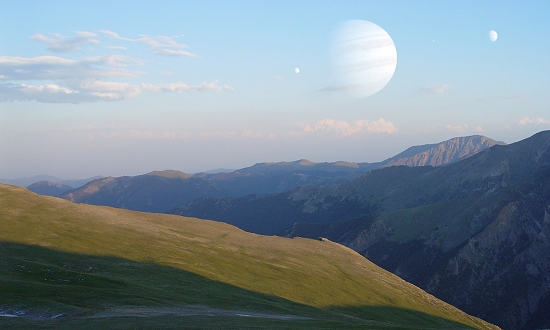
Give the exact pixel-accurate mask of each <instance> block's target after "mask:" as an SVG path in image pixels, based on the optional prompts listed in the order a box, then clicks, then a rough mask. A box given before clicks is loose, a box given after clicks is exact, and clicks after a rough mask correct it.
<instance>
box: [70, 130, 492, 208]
mask: <svg viewBox="0 0 550 330" xmlns="http://www.w3.org/2000/svg"><path fill="white" fill-rule="evenodd" d="M499 143H501V142H498V141H494V140H492V139H489V138H486V137H482V136H470V137H461V138H454V139H452V140H448V141H444V142H441V143H439V144H434V145H433V146H432V145H428V146H419V147H413V149H414V148H416V149H415V150H422V152H424V153H425V152H428V151H430V150H431V153H430V157H432V158H434V157H435V158H437V159H438V160H437V164H440V165H443V164H449V163H452V162H454V161H456V160H458V159H460V158H462V157H466V156H468V155H471V154H474V153H477V152H479V151H480V150H483V149H484V148H487V147H488V146H490V145H495V144H499ZM419 148H420V149H419ZM432 149H433V150H432ZM410 150H411V148H409V149H407V150H405V151H404V152H402V153H400V154H399V155H397V156H396V157H398V156H399V157H400V158H399V159H395V157H393V158H390V159H388V160H386V161H384V162H379V163H353V162H345V161H338V162H332V163H329V162H324V163H314V162H311V161H309V160H306V159H301V160H297V161H292V162H276V163H257V164H255V165H253V166H250V167H246V168H243V169H239V170H236V171H234V172H230V173H214V174H208V173H198V174H195V175H192V176H191V175H190V174H187V173H184V172H180V171H175V170H166V171H153V172H150V173H147V174H145V175H140V176H134V177H118V178H111V179H98V180H95V181H94V182H90V183H88V184H87V185H86V186H84V187H82V188H80V189H75V190H73V191H71V192H69V193H67V194H65V195H64V196H62V197H63V198H65V199H68V200H71V201H74V202H78V203H90V204H95V205H108V206H114V207H122V208H127V209H132V210H137V211H147V212H169V211H170V210H172V209H174V208H176V207H178V206H179V205H182V204H184V203H189V202H191V201H193V200H197V199H199V198H203V197H210V198H222V197H223V198H231V197H243V196H247V195H254V194H273V193H282V192H287V191H290V190H292V189H295V188H296V187H299V186H304V185H315V186H319V185H328V184H334V183H341V182H347V181H350V180H352V179H354V178H356V177H358V176H360V175H361V174H363V173H365V172H368V171H370V170H373V169H376V168H380V167H385V166H391V165H388V164H389V163H390V162H394V163H395V162H400V161H403V155H406V154H410V155H411V157H416V158H419V159H420V158H422V157H423V156H422V155H421V154H418V153H417V154H412V153H411V151H410ZM408 164H410V166H417V165H420V163H419V162H418V160H414V161H413V160H411V162H409V163H408ZM179 179H185V180H190V181H188V182H186V183H183V182H181V181H179ZM201 180H202V181H201ZM152 187H155V189H156V190H155V189H153V188H152ZM140 189H141V192H140V191H139V190H140ZM159 196H164V198H163V199H160V198H159Z"/></svg>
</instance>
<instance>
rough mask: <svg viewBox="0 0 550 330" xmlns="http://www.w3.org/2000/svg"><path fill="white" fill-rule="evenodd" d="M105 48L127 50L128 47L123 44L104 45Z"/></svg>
mask: <svg viewBox="0 0 550 330" xmlns="http://www.w3.org/2000/svg"><path fill="white" fill-rule="evenodd" d="M105 48H108V49H118V50H127V49H128V48H126V47H124V46H105Z"/></svg>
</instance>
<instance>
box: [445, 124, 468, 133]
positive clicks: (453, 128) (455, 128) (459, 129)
mask: <svg viewBox="0 0 550 330" xmlns="http://www.w3.org/2000/svg"><path fill="white" fill-rule="evenodd" d="M447 129H448V130H449V131H453V132H457V133H460V134H462V133H464V132H466V130H467V129H468V125H467V124H464V125H458V126H452V125H447Z"/></svg>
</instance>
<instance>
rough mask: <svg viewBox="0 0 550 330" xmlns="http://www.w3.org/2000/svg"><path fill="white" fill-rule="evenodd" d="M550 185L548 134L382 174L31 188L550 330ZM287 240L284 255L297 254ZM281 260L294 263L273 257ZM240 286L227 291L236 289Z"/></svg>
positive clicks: (302, 164)
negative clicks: (403, 285) (343, 261)
mask: <svg viewBox="0 0 550 330" xmlns="http://www.w3.org/2000/svg"><path fill="white" fill-rule="evenodd" d="M549 178H550V131H544V132H540V133H538V134H536V135H534V136H532V137H530V138H528V139H525V140H523V141H520V142H517V143H513V144H510V145H504V144H503V143H501V142H497V141H494V140H491V139H488V138H485V137H482V136H471V137H463V138H455V139H451V140H448V141H444V142H441V143H436V144H430V145H424V146H415V147H411V148H409V149H407V150H405V151H404V152H402V153H400V154H398V155H396V156H394V157H391V158H389V159H387V160H385V161H383V162H378V163H350V162H337V163H313V162H309V161H307V160H300V161H295V162H279V163H260V164H256V165H254V166H251V167H248V168H243V169H240V170H236V171H233V172H219V173H198V174H194V175H191V174H186V173H183V172H179V171H172V170H166V171H155V172H151V173H148V174H145V175H141V176H134V177H116V178H115V177H108V178H99V179H95V180H92V181H91V182H88V183H87V184H85V185H84V186H82V187H80V188H76V189H71V190H64V189H68V188H67V187H66V186H61V184H59V183H51V182H50V183H48V182H45V181H43V182H40V183H37V184H34V185H31V186H29V189H33V190H35V191H36V192H41V191H40V190H39V189H43V190H42V193H43V194H45V195H48V192H49V191H47V190H46V189H45V188H49V187H54V188H59V190H64V191H62V192H61V193H57V195H60V196H62V198H64V199H67V200H69V201H73V202H76V203H85V204H96V205H104V206H112V207H117V208H125V209H130V210H136V211H145V212H160V213H173V214H177V215H183V216H191V217H196V218H200V219H211V220H217V221H221V222H226V223H229V224H231V225H234V226H237V227H239V228H241V229H243V230H246V231H249V232H252V233H258V234H264V235H278V236H287V237H304V238H311V239H314V240H317V238H319V237H325V238H327V239H329V240H331V241H334V242H337V243H340V244H342V245H344V246H347V247H349V248H351V249H353V250H355V251H356V252H357V253H359V254H358V256H359V255H362V256H363V257H366V259H365V258H364V259H363V260H365V262H367V261H366V260H367V259H368V260H370V261H372V262H374V263H375V264H376V265H378V266H380V267H382V268H384V269H386V270H387V271H390V272H392V273H394V274H396V275H398V276H399V277H401V278H403V279H404V280H406V281H408V282H411V283H413V284H415V285H417V286H418V287H420V288H422V289H423V290H426V291H427V292H428V293H431V294H433V295H434V296H436V297H438V298H439V299H442V300H444V301H446V302H447V303H450V304H452V305H454V306H456V307H458V308H460V309H462V310H464V311H466V312H467V313H469V314H471V315H475V316H477V317H480V318H481V319H484V320H486V321H489V322H491V323H494V324H496V325H498V326H501V327H503V328H505V329H538V328H543V327H546V326H549V325H550V317H549V316H548V314H547V313H546V311H547V310H548V308H550V294H548V290H549V288H550V282H549V280H548V279H549V278H550V262H549V261H548V260H550V255H549V252H548V251H550V241H549V240H548V237H550V236H549V235H550V216H549V215H548V214H549V213H550V209H549V207H550V190H549V189H548V187H550V181H548V180H549ZM50 191H52V193H51V194H52V195H55V194H56V193H55V192H56V191H55V190H53V189H52V190H50ZM52 201H53V199H52ZM56 203H58V202H56ZM59 203H61V202H59ZM63 203H65V202H63ZM60 205H65V204H60ZM66 205H73V204H71V203H69V204H66ZM75 207H84V206H76V205H75ZM92 210H93V209H92ZM98 210H101V209H98ZM94 212H95V211H94ZM102 212H103V211H102ZM110 212H111V211H110ZM112 212H115V211H114V210H113V211H112ZM117 212H118V211H117ZM120 212H123V211H120ZM151 216H153V215H151ZM132 217H133V215H132ZM159 217H162V215H159ZM167 219H182V220H181V221H191V220H187V219H188V218H177V217H176V218H167ZM183 219H186V220H183ZM128 221H129V220H126V222H125V223H126V224H128V223H133V220H131V221H130V222H128ZM193 221H195V220H193ZM197 221H198V222H197V223H204V225H205V226H207V227H208V226H212V223H211V222H207V221H205V222H201V220H197ZM94 226H95V225H94ZM220 226H223V225H220ZM220 228H222V227H220ZM223 228H226V227H223ZM227 228H230V227H227ZM155 230H157V229H155ZM148 231H149V230H146V232H148ZM151 234H152V233H151ZM78 235H82V237H84V236H87V235H88V233H82V234H78ZM243 235H245V234H244V233H243ZM222 236H223V235H222ZM251 237H252V236H251ZM258 239H260V238H258ZM264 239H265V242H267V241H269V240H270V239H279V238H268V237H265V238H262V240H264ZM280 239H281V240H282V241H280V242H284V243H280V244H282V245H281V246H285V248H286V246H287V245H288V247H289V248H291V246H292V244H294V243H291V242H294V240H288V241H285V240H284V239H283V238H280ZM245 241H246V240H245ZM37 242H38V241H37ZM212 242H216V244H221V241H219V240H217V239H213V240H212ZM263 242H264V241H262V243H257V244H259V245H258V246H263V244H264V243H263ZM241 243H242V242H241V240H240V239H239V240H238V243H236V242H232V243H231V244H241ZM40 244H43V243H39V245H40ZM48 244H50V243H48ZM213 244H214V243H213ZM308 244H309V243H308ZM315 244H318V243H315ZM330 244H332V243H330ZM153 245H154V244H153ZM231 249H233V248H231ZM243 249H244V248H235V251H244V250H246V249H244V250H243ZM71 251H72V252H78V251H73V250H71ZM197 253H198V252H197ZM279 253H280V255H285V256H288V252H276V253H275V252H273V257H276V258H279V257H277V255H279ZM309 253H310V252H308V254H309ZM238 255H241V254H238ZM121 257H125V256H122V255H121ZM243 258H244V259H246V258H248V257H244V256H243ZM281 260H286V257H285V258H283V259H281ZM308 262H309V261H308ZM326 262H327V263H329V264H330V263H331V262H332V261H326ZM311 265H316V262H314V263H312V264H310V266H311ZM186 267H187V266H186ZM277 267H279V266H277ZM285 267H287V266H285ZM285 267H282V268H285ZM302 267H304V266H302ZM319 267H320V271H321V269H322V268H323V267H325V266H319ZM344 268H345V267H344ZM192 272H193V273H194V272H195V271H192ZM217 272H218V271H216V273H217ZM224 272H225V270H224ZM199 274H200V275H204V274H205V273H203V271H200V272H199ZM209 276H210V275H209ZM209 276H207V277H208V278H210V277H209ZM215 276H219V275H215ZM231 276H232V275H231ZM231 276H228V279H225V280H222V282H224V281H229V283H231V284H234V283H232V282H231V281H232V280H230V279H229V278H231ZM258 276H259V277H258V278H257V279H258V281H260V278H262V277H263V276H266V275H265V274H264V275H258ZM269 276H272V277H273V278H279V277H280V276H282V275H280V274H279V275H269ZM269 276H268V277H269ZM358 276H359V277H364V280H370V279H369V276H370V275H368V274H362V275H358ZM215 279H216V280H219V278H218V277H216V278H215ZM263 281H264V280H261V281H260V282H263ZM265 281H268V280H267V279H266V280H265ZM300 281H302V280H301V279H300V280H298V282H300ZM308 281H309V280H308ZM266 283H267V282H266ZM361 283H363V282H361ZM263 285H264V284H262V285H261V286H263ZM265 285H267V284H265ZM285 285H286V284H285ZM292 285H298V284H296V283H294V284H292ZM299 285H302V284H299ZM247 289H250V288H247ZM262 290H263V289H262ZM262 290H260V291H259V292H262V293H266V292H265V291H262ZM316 290H317V289H316ZM354 290H355V289H354ZM252 291H257V290H256V289H255V288H252ZM276 295H277V296H280V297H283V298H289V297H287V296H284V295H279V294H276ZM329 295H330V294H329ZM304 299H306V298H304ZM308 299H310V298H307V299H306V300H307V301H309V300H308ZM290 300H292V301H296V300H294V298H291V299H290ZM299 302H300V303H304V302H306V301H304V300H300V301H299ZM332 304H333V303H329V305H332ZM345 304H348V302H346V303H345ZM345 304H344V305H345ZM353 304H355V303H352V304H351V305H353ZM306 305H308V304H307V303H306ZM314 305H315V304H314ZM315 306H316V307H320V306H319V305H315ZM346 306H347V305H346ZM214 307H215V308H219V307H220V306H214ZM193 308H195V307H193ZM264 312H265V311H263V310H262V311H259V313H264ZM306 314H307V313H306ZM277 315H279V314H277ZM281 315H283V314H281ZM285 315H286V314H285ZM354 315H355V314H354ZM300 317H305V318H309V317H310V316H303V315H302V316H300ZM304 320H305V319H304ZM381 322H382V321H381ZM384 322H385V321H384ZM415 322H416V321H415ZM344 323H345V322H344ZM380 324H382V323H380ZM404 324H408V323H407V322H405V323H404ZM380 326H382V325H380ZM343 327H344V328H346V327H347V326H343ZM383 327H384V326H382V328H383ZM390 327H391V326H390ZM475 327H478V326H475ZM329 328H330V327H329Z"/></svg>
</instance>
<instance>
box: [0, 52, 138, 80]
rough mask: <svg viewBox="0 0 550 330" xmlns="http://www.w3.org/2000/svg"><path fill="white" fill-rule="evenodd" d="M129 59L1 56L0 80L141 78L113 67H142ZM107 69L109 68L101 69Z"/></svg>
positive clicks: (123, 57) (114, 57)
mask: <svg viewBox="0 0 550 330" xmlns="http://www.w3.org/2000/svg"><path fill="white" fill-rule="evenodd" d="M141 63H142V62H141V61H139V60H137V59H133V58H131V57H128V56H120V55H105V56H96V57H87V58H84V59H83V60H80V61H76V60H69V59H65V58H62V57H58V56H37V57H20V56H0V76H2V77H1V78H0V79H1V80H5V81H23V80H33V81H36V80H57V79H83V78H88V77H138V76H139V73H138V72H134V71H130V70H127V69H122V68H116V69H115V68H110V67H109V66H119V67H120V66H125V65H138V64H141ZM101 66H104V67H105V66H107V68H101Z"/></svg>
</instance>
